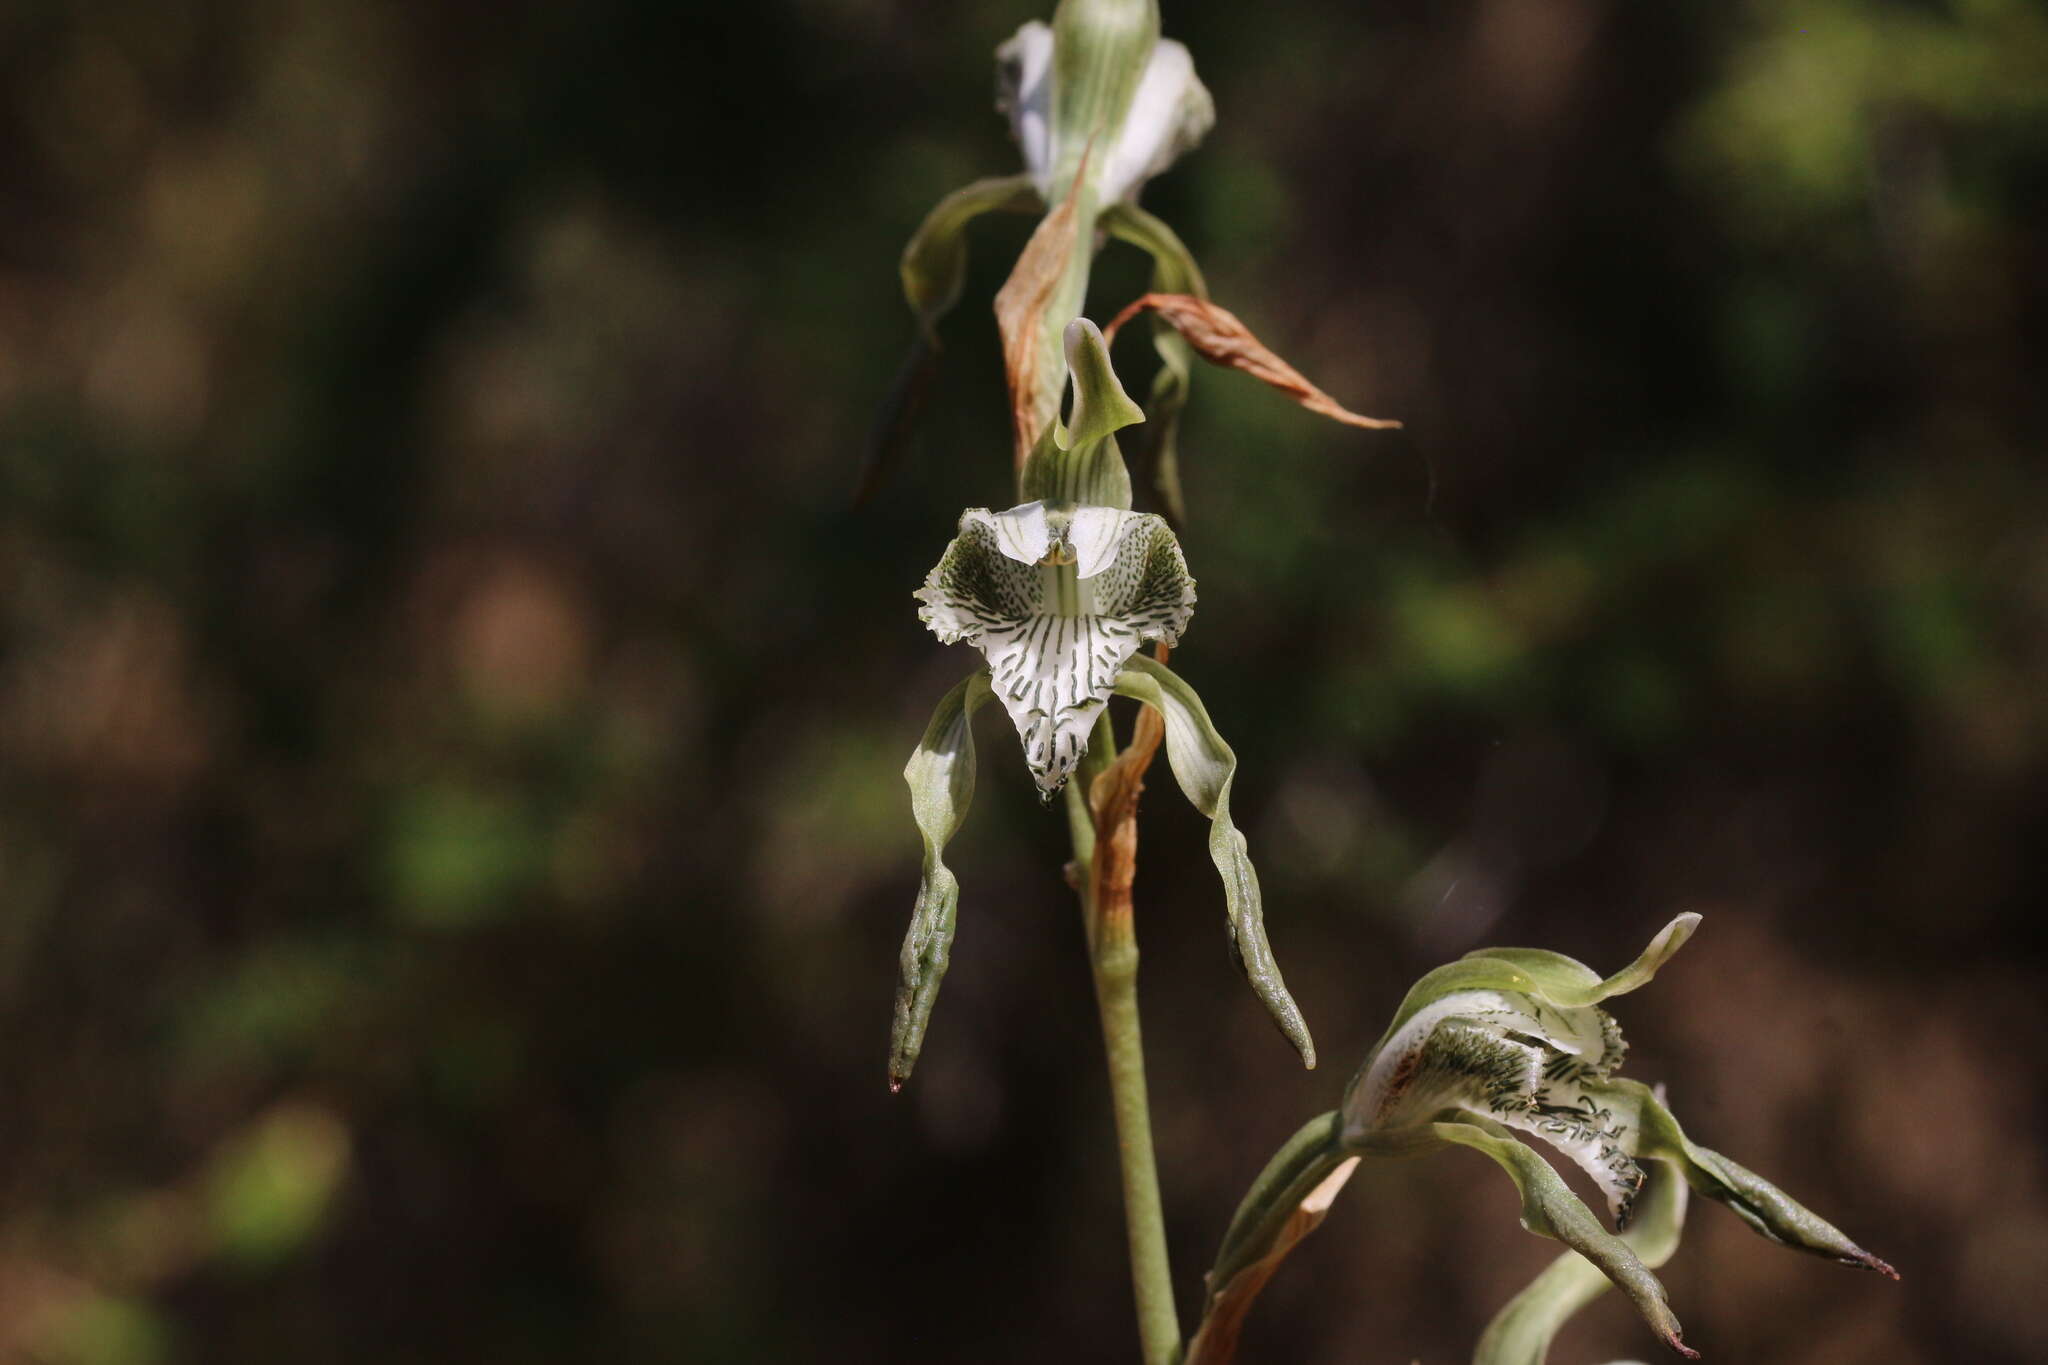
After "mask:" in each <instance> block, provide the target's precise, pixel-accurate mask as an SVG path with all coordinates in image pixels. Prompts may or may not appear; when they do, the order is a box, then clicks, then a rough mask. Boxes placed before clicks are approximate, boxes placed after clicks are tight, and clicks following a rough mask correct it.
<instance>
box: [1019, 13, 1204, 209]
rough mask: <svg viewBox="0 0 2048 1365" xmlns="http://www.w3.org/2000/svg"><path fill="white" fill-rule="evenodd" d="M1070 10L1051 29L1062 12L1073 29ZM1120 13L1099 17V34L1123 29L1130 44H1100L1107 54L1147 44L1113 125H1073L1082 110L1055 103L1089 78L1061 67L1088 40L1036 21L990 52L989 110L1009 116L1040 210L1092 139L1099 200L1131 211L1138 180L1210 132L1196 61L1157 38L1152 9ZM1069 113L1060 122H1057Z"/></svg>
mask: <svg viewBox="0 0 2048 1365" xmlns="http://www.w3.org/2000/svg"><path fill="white" fill-rule="evenodd" d="M1078 8H1079V7H1071V6H1062V7H1061V10H1062V14H1061V15H1060V16H1056V18H1055V23H1056V24H1057V23H1058V22H1059V20H1060V18H1063V17H1065V16H1066V15H1067V14H1069V13H1075V16H1076V20H1077V23H1078V21H1079V19H1080V15H1079V14H1078V12H1077V11H1078ZM1105 8H1107V7H1105ZM1125 8H1127V9H1128V10H1129V11H1130V13H1129V14H1128V15H1109V16H1105V20H1104V21H1103V22H1101V23H1098V25H1097V29H1098V31H1099V30H1100V29H1102V28H1106V27H1108V25H1109V24H1112V23H1117V22H1119V21H1121V22H1122V23H1124V24H1126V25H1129V26H1130V28H1131V29H1132V36H1131V40H1130V41H1129V42H1125V43H1118V44H1115V45H1114V46H1112V45H1111V44H1109V43H1101V44H1100V46H1102V47H1105V48H1110V50H1111V51H1118V50H1119V49H1126V50H1127V49H1128V48H1129V47H1131V46H1133V45H1136V46H1138V47H1139V48H1140V49H1142V46H1143V43H1144V40H1145V39H1146V38H1150V39H1151V50H1150V51H1149V52H1147V53H1145V58H1144V65H1143V66H1142V67H1141V68H1139V75H1138V80H1137V85H1136V88H1135V89H1134V90H1133V91H1132V92H1131V94H1130V96H1129V104H1128V106H1127V110H1128V112H1126V113H1125V114H1124V116H1123V120H1122V123H1121V125H1120V126H1111V125H1110V124H1109V123H1108V122H1107V120H1105V122H1104V123H1103V124H1102V125H1101V126H1089V125H1088V124H1086V123H1084V122H1082V121H1081V119H1082V118H1083V117H1085V115H1086V113H1087V112H1089V111H1088V110H1086V109H1084V108H1078V107H1076V106H1077V105H1078V103H1079V102H1078V101H1077V100H1075V99H1073V98H1071V97H1066V98H1063V96H1066V94H1067V89H1068V87H1070V86H1074V85H1077V84H1079V83H1081V82H1084V81H1085V80H1086V79H1087V78H1088V74H1090V73H1085V72H1083V71H1082V70H1081V69H1080V64H1079V62H1078V61H1075V60H1066V61H1063V60H1062V58H1063V57H1067V56H1068V54H1069V52H1071V51H1073V50H1074V49H1075V48H1077V47H1078V46H1080V45H1081V44H1082V43H1085V42H1086V38H1085V37H1083V38H1079V39H1077V38H1076V37H1074V36H1072V35H1071V29H1069V31H1068V33H1067V34H1065V35H1063V33H1062V31H1061V29H1062V28H1068V26H1066V25H1062V26H1061V28H1055V27H1053V26H1048V25H1046V24H1044V23H1041V22H1039V21H1038V20H1036V19H1034V20H1032V21H1031V22H1030V23H1028V24H1025V25H1024V26H1023V27H1022V28H1020V29H1018V30H1017V32H1016V34H1015V36H1013V37H1012V38H1011V39H1010V40H1009V41H1008V42H1006V43H1004V44H1003V45H1002V46H1001V47H999V48H997V49H996V108H997V109H999V110H1001V111H1002V112H1003V113H1004V114H1006V115H1008V116H1009V119H1010V132H1011V135H1012V136H1014V137H1015V138H1016V139H1017V149H1018V150H1019V151H1020V152H1022V153H1023V156H1024V167H1025V171H1026V173H1027V174H1028V175H1029V176H1030V177H1031V183H1032V184H1033V185H1034V186H1035V187H1036V188H1037V190H1038V195H1039V198H1041V199H1043V200H1044V201H1045V202H1046V203H1047V204H1051V203H1053V202H1054V201H1055V200H1056V199H1057V197H1058V194H1059V193H1062V192H1064V191H1065V188H1066V186H1067V183H1068V182H1069V181H1070V180H1071V179H1072V178H1073V175H1074V171H1075V169H1076V168H1077V167H1078V166H1079V164H1080V161H1081V156H1082V153H1083V152H1084V151H1085V150H1087V147H1088V144H1089V142H1090V141H1091V140H1097V139H1099V141H1098V142H1097V153H1096V158H1095V159H1094V160H1093V161H1092V162H1091V173H1090V174H1091V179H1092V182H1093V188H1094V190H1095V193H1096V196H1097V199H1098V201H1099V202H1101V203H1104V204H1114V203H1134V202H1136V200H1137V197H1138V192H1139V191H1140V190H1141V189H1143V188H1144V186H1145V182H1146V181H1148V180H1150V179H1151V178H1152V177H1153V176H1155V175H1158V174H1159V173H1160V172H1162V171H1164V170H1165V169H1166V168H1167V167H1169V166H1171V165H1172V164H1173V163H1174V162H1175V161H1178V160H1179V159H1180V157H1181V155H1182V154H1183V153H1184V152H1187V151H1189V150H1190V149H1192V148H1193V147H1194V146H1195V145H1196V144H1197V143H1199V142H1200V141H1201V140H1202V139H1203V137H1205V136H1206V135H1207V134H1208V132H1209V129H1210V128H1212V127H1214V126H1215V123H1216V106H1215V103H1214V102H1213V101H1212V100H1211V99H1210V97H1209V90H1208V87H1207V86H1205V85H1203V84H1202V81H1201V78H1200V77H1198V76H1197V75H1195V60H1194V58H1193V57H1191V56H1189V55H1188V50H1187V48H1186V46H1185V45H1183V44H1181V43H1177V42H1175V41H1173V40H1172V39H1170V38H1161V37H1159V36H1158V31H1159V19H1158V11H1157V10H1156V9H1155V8H1153V7H1152V6H1149V5H1147V6H1143V7H1139V6H1127V7H1125ZM1146 10H1149V11H1150V13H1149V14H1148V13H1145V12H1144V11H1146ZM1148 21H1149V23H1148ZM1063 36H1065V38H1066V41H1065V42H1064V43H1063V42H1062V37H1063ZM1090 36H1092V35H1090ZM1111 88H1112V89H1113V88H1114V87H1111ZM1070 109H1071V110H1072V112H1071V113H1069V116H1068V117H1066V118H1061V117H1058V114H1059V113H1061V112H1067V111H1069V110H1070ZM1105 112H1106V111H1105Z"/></svg>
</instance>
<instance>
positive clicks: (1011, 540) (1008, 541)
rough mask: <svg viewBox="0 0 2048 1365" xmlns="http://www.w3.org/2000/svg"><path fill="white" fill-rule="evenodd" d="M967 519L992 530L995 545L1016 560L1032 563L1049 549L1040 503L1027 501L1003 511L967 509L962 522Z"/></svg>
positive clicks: (1048, 529)
mask: <svg viewBox="0 0 2048 1365" xmlns="http://www.w3.org/2000/svg"><path fill="white" fill-rule="evenodd" d="M970 519H971V520H974V521H978V522H980V523H982V524H983V525H984V526H987V527H988V528H989V530H991V531H992V532H994V533H995V540H996V548H997V549H998V550H1001V551H1002V552H1003V553H1004V554H1005V555H1007V556H1008V557H1009V558H1011V559H1014V560H1017V561H1018V562H1019V563H1023V564H1036V563H1037V562H1038V561H1039V560H1041V559H1044V558H1045V552H1046V551H1047V550H1050V549H1051V548H1052V527H1050V526H1049V525H1047V524H1046V520H1045V504H1044V503H1042V502H1027V503H1025V504H1023V505H1022V506H1021V507H1012V508H1011V509H1010V510H1009V511H1007V512H994V513H991V512H990V511H989V510H988V509H987V508H984V507H975V508H970V509H968V512H967V516H966V517H965V518H963V521H965V520H970Z"/></svg>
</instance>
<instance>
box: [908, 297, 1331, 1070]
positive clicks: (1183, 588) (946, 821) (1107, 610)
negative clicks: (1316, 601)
mask: <svg viewBox="0 0 2048 1365" xmlns="http://www.w3.org/2000/svg"><path fill="white" fill-rule="evenodd" d="M1063 340H1064V349H1065V353H1066V370H1067V375H1068V378H1069V381H1070V382H1071V384H1072V389H1073V410H1072V413H1071V415H1070V418H1069V420H1068V421H1066V422H1061V421H1060V420H1058V419H1057V418H1055V419H1054V420H1053V421H1052V422H1050V423H1048V424H1047V425H1046V428H1045V430H1044V432H1043V433H1042V434H1041V435H1040V437H1039V440H1038V443H1037V446H1036V447H1035V448H1034V449H1033V451H1032V452H1031V456H1030V458H1029V459H1028V460H1027V461H1026V462H1025V465H1024V469H1023V472H1022V477H1021V479H1020V481H1019V482H1020V488H1021V491H1022V495H1023V496H1024V497H1025V498H1026V499H1027V501H1025V502H1023V503H1022V504H1020V505H1018V506H1016V507H1012V508H1010V509H1008V510H1007V511H1002V512H992V511H990V510H989V509H987V508H984V507H973V508H969V509H968V510H967V511H966V512H965V513H964V514H963V515H962V516H961V518H960V525H959V534H958V535H957V536H955V537H954V539H953V542H952V543H951V544H950V545H948V546H947V547H946V551H945V553H944V554H943V555H941V556H940V558H939V562H938V564H937V565H936V566H935V567H934V568H933V569H932V571H931V573H930V574H929V575H928V576H927V577H926V579H925V583H924V586H923V587H922V588H920V589H918V591H917V593H916V597H917V598H918V600H919V601H920V602H922V603H923V606H922V607H921V609H920V610H919V615H920V616H921V617H922V618H923V620H924V622H925V623H926V625H928V626H929V627H930V628H931V630H932V632H933V633H934V634H936V635H937V636H938V637H939V638H940V639H941V640H943V641H945V642H947V643H949V644H951V643H956V642H958V643H966V644H971V645H973V646H974V647H975V648H977V649H979V650H980V651H981V653H982V655H983V657H984V658H985V659H986V661H987V667H986V669H980V670H977V671H976V672H975V673H974V674H973V675H972V676H970V677H969V678H968V679H967V680H966V681H964V682H962V683H961V684H960V685H959V686H958V687H956V688H954V689H953V691H952V692H950V693H948V694H947V696H946V698H945V700H944V701H942V702H941V703H940V704H939V709H938V711H937V712H936V713H935V714H934V715H933V716H932V720H931V724H930V726H929V727H927V729H926V731H925V737H924V741H923V742H922V743H921V744H920V745H919V746H918V750H917V752H916V754H914V755H913V756H912V757H911V760H910V763H909V765H908V766H906V767H905V769H904V771H903V776H904V779H905V781H907V782H908V783H909V785H910V791H911V810H912V813H913V814H914V815H915V817H916V819H917V824H918V830H919V833H920V834H921V835H922V836H923V838H924V848H925V863H924V874H923V877H922V878H921V879H920V882H919V889H918V898H917V906H916V909H915V910H914V911H913V913H912V915H911V924H910V931H909V932H908V933H907V934H906V935H905V936H904V940H903V954H902V958H901V964H900V965H901V980H900V983H899V986H898V990H897V997H896V1026H895V1031H894V1038H893V1042H892V1047H891V1053H890V1063H889V1076H890V1081H891V1083H892V1084H901V1083H902V1081H903V1080H904V1079H906V1078H907V1077H908V1076H909V1075H910V1071H911V1068H912V1067H913V1066H914V1065H915V1064H916V1060H917V1055H918V1052H919V1050H920V1049H921V1047H922V1046H923V1040H924V1032H925V1027H926V1024H927V1023H928V1021H929V1019H930V1016H931V1008H932V1003H933V1001H934V1000H935V999H936V997H937V994H938V987H939V981H940V979H941V978H942V977H943V976H944V974H945V970H946V966H947V962H948V958H949V955H950V952H951V946H952V939H953V928H954V920H955V916H956V912H957V909H958V904H959V894H960V891H959V883H958V882H957V881H956V880H955V878H954V876H953V874H952V872H951V871H950V870H949V869H948V868H947V867H946V865H945V862H944V859H943V857H942V855H943V853H944V850H945V846H946V843H947V842H948V841H949V840H950V839H951V838H952V836H953V833H954V831H955V830H957V829H958V827H959V824H960V821H961V820H962V819H963V818H964V817H965V815H966V811H967V805H968V803H969V802H970V801H971V800H972V799H973V795H974V776H975V762H976V760H975V751H974V738H973V731H972V729H971V724H972V719H973V714H974V712H975V711H976V710H978V709H979V708H980V707H981V705H982V704H983V703H984V702H986V701H987V700H989V698H990V697H991V696H993V697H994V698H996V699H997V700H999V701H1001V702H1002V704H1003V709H1004V710H1005V711H1007V712H1008V713H1009V716H1010V721H1011V724H1012V725H1013V726H1014V727H1015V728H1016V731H1017V736H1018V739H1019V740H1020V741H1021V743H1022V747H1023V753H1024V763H1025V766H1026V767H1027V768H1028V769H1029V770H1030V772H1031V775H1032V778H1033V779H1034V780H1035V781H1036V783H1037V785H1038V789H1039V792H1040V794H1041V795H1042V796H1044V797H1046V798H1048V799H1049V798H1050V797H1051V795H1052V794H1053V793H1054V792H1056V791H1058V790H1059V789H1060V788H1061V787H1062V786H1063V785H1065V784H1066V782H1067V780H1068V779H1069V778H1070V777H1071V776H1073V774H1074V772H1075V770H1076V769H1077V768H1078V767H1079V765H1080V764H1081V761H1082V759H1083V758H1084V757H1086V755H1087V753H1088V750H1089V745H1090V741H1091V739H1092V738H1093V733H1094V731H1095V730H1096V726H1097V721H1098V720H1099V719H1100V717H1101V715H1102V710H1103V707H1104V705H1105V704H1106V703H1107V702H1108V700H1109V697H1110V694H1111V693H1118V694H1121V695H1123V696H1127V697H1132V698H1135V699H1137V700H1138V701H1139V702H1141V703H1143V704H1144V705H1146V706H1149V707H1151V708H1153V709H1154V710H1156V711H1158V712H1159V713H1160V715H1161V716H1162V717H1163V718H1164V720H1165V737H1166V750H1167V760H1168V763H1169V765H1170V766H1171V767H1172V769H1173V774H1174V777H1175V779H1176V780H1177V781H1178V782H1179V784H1180V787H1181V790H1182V791H1183V792H1184V793H1186V795H1187V797H1188V799H1189V800H1190V801H1191V802H1192V803H1193V804H1194V805H1195V807H1196V808H1197V809H1198V810H1200V811H1201V812H1202V813H1203V814H1204V815H1207V816H1208V817H1209V821H1210V836H1209V853H1210V857H1211V859H1212V860H1213V861H1214V862H1215V864H1216V868H1217V872H1218V873H1219V874H1220V876H1221V877H1222V880H1223V888H1224V902H1225V911H1226V914H1227V916H1228V920H1229V926H1230V944H1231V952H1232V956H1233V957H1234V958H1235V959H1236V960H1237V962H1238V963H1239V965H1240V966H1241V967H1242V968H1243V970H1244V973H1245V975H1246V977H1247V978H1248V979H1249V980H1250V982H1251V985H1252V988H1253V990H1254V991H1255V992H1256V993H1257V995H1258V996H1259V998H1260V999H1261V1000H1262V1001H1263V1002H1264V1003H1265V1005H1266V1008H1267V1010H1268V1012H1269V1013H1270V1014H1271V1015H1272V1016H1273V1019H1274V1021H1275V1022H1276V1023H1277V1024H1278V1025H1279V1027H1280V1029H1281V1031H1282V1032H1283V1033H1284V1034H1286V1036H1287V1037H1288V1039H1289V1040H1290V1041H1291V1042H1292V1043H1293V1044H1294V1045H1295V1047H1296V1049H1297V1050H1298V1051H1299V1052H1300V1053H1301V1056H1302V1059H1303V1061H1304V1062H1306V1063H1307V1064H1308V1065H1310V1066H1313V1065H1314V1064H1315V1048H1314V1045H1313V1043H1311V1041H1310V1040H1309V1035H1308V1027H1307V1025H1306V1024H1305V1023H1304V1022H1303V1021H1302V1018H1301V1011H1300V1009H1299V1008H1297V1007H1296V1005H1295V1003H1294V999H1293V997H1292V996H1290V995H1289V994H1288V992H1287V987H1286V983H1285V982H1284V981H1282V980H1281V977H1280V969H1279V967H1278V965H1277V964H1276V963H1275V962H1274V961H1273V952H1272V948H1271V947H1270V945H1268V943H1267V941H1266V931H1265V923H1264V909H1263V902H1262V899H1261V897H1260V893H1259V880H1258V874H1257V873H1256V872H1255V871H1254V870H1253V868H1252V863H1251V857H1250V854H1249V853H1248V852H1247V851H1246V845H1245V839H1244V835H1243V834H1241V833H1239V832H1238V829H1237V827H1236V825H1235V824H1233V823H1232V821H1231V817H1230V788H1231V783H1232V780H1233V778H1234V777H1235V775H1236V772H1237V756H1236V755H1235V754H1234V753H1232V752H1231V749H1230V746H1229V745H1228V744H1226V743H1224V742H1223V738H1222V736H1221V735H1219V734H1217V733H1216V728H1215V726H1214V724H1213V723H1212V722H1211V721H1210V719H1209V714H1208V712H1207V711H1206V710H1205V709H1204V708H1203V706H1202V703H1201V699H1200V698H1199V697H1197V696H1196V695H1195V693H1194V690H1193V689H1192V688H1190V687H1189V686H1188V685H1187V684H1186V683H1185V682H1184V681H1182V680H1181V679H1180V678H1179V677H1178V676H1176V675H1175V674H1174V673H1173V671H1172V670H1171V669H1168V668H1167V667H1165V666H1164V665H1163V664H1161V663H1158V662H1156V661H1154V660H1152V659H1149V658H1144V657H1140V656H1138V649H1139V648H1140V647H1141V646H1142V645H1144V644H1146V643H1148V642H1154V641H1156V642H1159V643H1163V644H1168V645H1171V644H1174V643H1176V642H1177V641H1178V640H1179V639H1180V635H1181V632H1182V631H1183V630H1185V629H1186V627H1187V623H1188V618H1189V617H1190V616H1191V615H1192V614H1193V612H1194V607H1195V582H1194V579H1192V578H1191V577H1189V576H1188V569H1187V562H1186V560H1185V559H1184V558H1183V556H1182V554H1181V548H1180V542H1179V541H1178V540H1177V539H1175V537H1174V533H1173V530H1172V528H1171V527H1169V526H1168V525H1167V524H1166V522H1165V520H1164V519H1162V518H1160V517H1156V516H1152V515H1149V514H1146V513H1138V512H1133V511H1131V510H1130V508H1131V480H1130V474H1129V473H1128V472H1127V471H1126V469H1125V468H1124V461H1123V455H1122V453H1121V452H1120V451H1119V450H1118V448H1117V443H1116V433H1117V432H1118V431H1120V430H1122V429H1123V428H1125V427H1127V426H1130V425H1132V424H1133V423H1136V422H1141V421H1143V420H1144V414H1143V413H1142V412H1141V411H1140V410H1139V408H1138V406H1137V404H1135V403H1133V402H1132V401H1131V400H1130V397H1129V396H1128V395H1127V394H1126V393H1125V392H1124V390H1123V386H1122V384H1121V383H1119V382H1118V380H1117V377H1116V372H1115V370H1114V369H1112V368H1111V366H1110V363H1109V352H1108V349H1107V347H1106V346H1105V345H1104V343H1103V340H1102V333H1101V332H1100V331H1099V330H1098V329H1097V328H1096V326H1095V324H1094V323H1092V322H1090V321H1088V320H1087V319H1086V318H1076V319H1074V320H1073V321H1072V322H1071V323H1069V324H1068V325H1067V327H1066V328H1065V329H1064V333H1063ZM1069 796H1070V798H1071V797H1072V793H1071V792H1070V793H1069Z"/></svg>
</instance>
